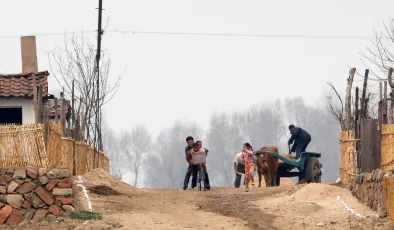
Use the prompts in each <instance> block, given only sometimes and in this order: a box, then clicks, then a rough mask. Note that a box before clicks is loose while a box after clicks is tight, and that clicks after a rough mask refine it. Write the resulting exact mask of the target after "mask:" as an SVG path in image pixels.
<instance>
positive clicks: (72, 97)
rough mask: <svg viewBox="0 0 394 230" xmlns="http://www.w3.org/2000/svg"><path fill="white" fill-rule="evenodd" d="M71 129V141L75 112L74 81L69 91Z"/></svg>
mask: <svg viewBox="0 0 394 230" xmlns="http://www.w3.org/2000/svg"><path fill="white" fill-rule="evenodd" d="M71 110H72V111H71V117H72V119H71V121H72V122H71V127H72V133H71V136H72V138H73V139H75V114H74V112H75V110H74V80H73V84H72V91H71Z"/></svg>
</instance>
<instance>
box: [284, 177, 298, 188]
mask: <svg viewBox="0 0 394 230" xmlns="http://www.w3.org/2000/svg"><path fill="white" fill-rule="evenodd" d="M290 185H295V183H294V181H292V180H291V179H290V178H287V177H281V178H280V186H290Z"/></svg>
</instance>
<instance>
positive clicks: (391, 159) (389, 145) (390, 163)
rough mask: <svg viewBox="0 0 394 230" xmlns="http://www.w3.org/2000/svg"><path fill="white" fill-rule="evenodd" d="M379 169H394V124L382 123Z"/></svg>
mask: <svg viewBox="0 0 394 230" xmlns="http://www.w3.org/2000/svg"><path fill="white" fill-rule="evenodd" d="M381 134H382V136H381V163H380V166H381V169H382V170H384V171H386V170H393V169H394V125H382V131H381Z"/></svg>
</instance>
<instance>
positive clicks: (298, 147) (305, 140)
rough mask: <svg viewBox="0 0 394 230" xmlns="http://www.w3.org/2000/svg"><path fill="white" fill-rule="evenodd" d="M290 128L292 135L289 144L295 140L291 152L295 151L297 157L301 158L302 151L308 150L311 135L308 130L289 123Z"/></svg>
mask: <svg viewBox="0 0 394 230" xmlns="http://www.w3.org/2000/svg"><path fill="white" fill-rule="evenodd" d="M289 130H290V134H291V137H290V139H289V141H288V145H291V144H292V143H293V141H294V145H293V147H292V148H291V152H295V153H296V158H300V156H301V153H302V152H305V151H306V147H307V146H308V144H309V142H311V139H312V138H311V135H310V134H309V133H308V132H307V131H305V130H303V129H301V128H299V127H295V126H294V125H289Z"/></svg>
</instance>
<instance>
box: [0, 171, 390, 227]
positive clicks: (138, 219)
mask: <svg viewBox="0 0 394 230" xmlns="http://www.w3.org/2000/svg"><path fill="white" fill-rule="evenodd" d="M83 178H84V181H86V183H85V185H86V187H87V188H88V189H89V188H90V193H89V196H90V199H91V202H92V205H93V209H94V211H95V212H99V213H101V214H102V215H103V219H102V220H99V221H83V220H78V221H75V220H71V219H69V218H59V219H57V220H51V221H50V222H48V221H43V222H40V223H35V224H28V225H25V226H18V227H11V226H8V227H3V228H0V229H7V230H8V229H9V230H11V229H31V230H33V229H54V230H55V229H56V230H59V229H237V230H238V229H269V230H275V229H286V230H287V229H338V230H339V229H376V230H388V229H393V227H392V225H391V220H390V219H388V218H378V219H376V218H374V217H369V218H359V217H356V216H355V215H353V214H351V213H350V212H349V211H346V210H345V208H344V206H343V204H342V203H341V202H339V201H338V200H337V196H341V199H342V200H343V201H344V202H345V203H346V204H347V205H348V206H349V207H351V208H353V209H354V211H355V212H357V213H360V214H362V215H371V214H374V213H373V212H371V211H370V209H369V208H367V207H366V206H364V205H362V204H361V203H359V202H358V201H357V200H356V199H355V198H353V197H352V195H351V193H350V192H349V191H348V190H346V189H345V188H341V187H338V186H334V185H329V184H309V185H294V184H293V182H291V181H290V180H283V181H282V183H281V186H280V187H273V188H252V189H251V191H250V192H249V193H246V192H245V191H244V189H235V188H212V191H207V192H200V191H189V190H188V191H184V190H178V189H172V190H171V189H168V190H167V189H166V190H163V189H135V188H133V187H131V186H129V185H127V184H123V183H121V182H119V181H117V180H116V178H113V177H111V176H109V175H106V173H105V172H102V171H99V172H95V173H91V174H87V175H85V177H83ZM96 186H101V187H98V188H97V187H96ZM97 193H98V194H97ZM76 200H77V205H76V208H80V209H86V208H87V203H86V198H85V197H84V195H83V194H82V192H81V191H79V192H77V194H76Z"/></svg>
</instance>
